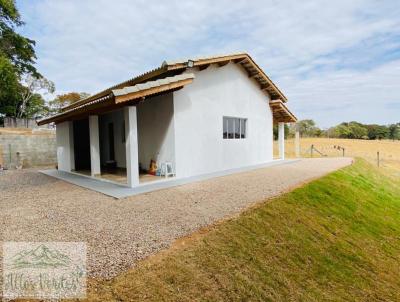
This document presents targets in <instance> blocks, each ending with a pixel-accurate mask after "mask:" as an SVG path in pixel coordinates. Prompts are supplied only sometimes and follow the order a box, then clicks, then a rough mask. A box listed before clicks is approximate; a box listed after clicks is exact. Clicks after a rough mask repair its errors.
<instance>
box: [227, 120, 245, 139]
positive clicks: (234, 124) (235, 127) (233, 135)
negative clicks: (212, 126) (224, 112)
mask: <svg viewBox="0 0 400 302" xmlns="http://www.w3.org/2000/svg"><path fill="white" fill-rule="evenodd" d="M246 128H247V119H245V118H238V117H226V116H224V117H223V118H222V129H223V133H222V137H223V138H224V139H243V138H246Z"/></svg>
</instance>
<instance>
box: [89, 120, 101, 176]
mask: <svg viewBox="0 0 400 302" xmlns="http://www.w3.org/2000/svg"><path fill="white" fill-rule="evenodd" d="M89 139H90V167H91V174H92V177H94V176H97V175H100V173H101V171H100V144H99V116H98V115H90V116H89Z"/></svg>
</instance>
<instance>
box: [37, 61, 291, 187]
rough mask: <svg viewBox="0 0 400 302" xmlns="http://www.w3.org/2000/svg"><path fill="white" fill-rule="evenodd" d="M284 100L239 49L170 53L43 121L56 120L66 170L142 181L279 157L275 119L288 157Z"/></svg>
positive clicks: (230, 168) (135, 183)
mask: <svg viewBox="0 0 400 302" xmlns="http://www.w3.org/2000/svg"><path fill="white" fill-rule="evenodd" d="M286 102H287V99H286V97H285V95H284V94H283V93H282V92H281V91H280V90H279V89H278V87H277V86H276V85H275V84H274V83H273V82H272V81H271V80H270V79H269V78H268V76H267V75H266V74H265V73H264V72H263V70H262V69H261V68H260V67H259V66H258V65H257V64H256V63H255V62H254V61H253V59H252V58H251V57H250V56H249V55H248V54H246V53H240V54H233V55H223V56H217V57H207V58H199V59H194V60H187V61H179V62H164V63H163V64H162V65H161V67H159V68H157V69H155V70H152V71H149V72H147V73H145V74H142V75H140V76H137V77H135V78H133V79H130V80H128V81H126V82H123V83H121V84H118V85H115V86H113V87H111V88H109V89H106V90H104V91H102V92H99V93H97V94H95V95H92V96H90V97H88V98H86V99H84V100H81V101H78V102H76V103H74V104H72V105H70V106H67V107H65V108H63V109H62V112H61V113H59V114H57V115H54V116H52V117H49V118H46V119H43V120H41V121H39V122H38V124H39V125H41V124H46V123H50V122H55V123H56V124H57V157H58V169H59V170H62V171H67V172H74V173H82V174H86V175H88V176H91V177H96V178H97V177H100V178H106V179H110V180H113V181H117V182H124V183H126V184H127V186H129V187H135V186H138V185H140V183H142V182H147V181H152V180H159V179H160V177H162V176H164V175H165V170H168V172H172V173H171V174H172V176H171V177H174V178H176V179H178V178H182V179H183V178H190V177H195V176H201V175H213V174H215V175H217V174H218V175H221V173H222V174H224V173H230V172H232V171H235V170H237V169H239V168H240V169H246V168H247V167H249V168H250V167H254V166H257V165H263V164H265V163H268V162H271V161H273V124H279V146H280V156H281V157H282V158H283V154H284V152H283V151H284V137H283V133H284V123H291V122H295V121H296V117H295V116H294V115H293V114H292V113H291V112H290V111H289V110H288V108H287V106H286ZM152 161H154V163H152V165H150V163H151V162H152ZM167 166H168V169H166V167H167ZM149 171H150V172H152V174H154V172H155V174H156V175H150V174H149ZM159 175H161V176H159Z"/></svg>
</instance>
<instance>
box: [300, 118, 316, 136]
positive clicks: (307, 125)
mask: <svg viewBox="0 0 400 302" xmlns="http://www.w3.org/2000/svg"><path fill="white" fill-rule="evenodd" d="M297 126H298V129H299V132H300V135H301V136H305V137H313V136H320V135H321V133H322V131H321V129H319V128H318V127H317V126H316V125H315V122H314V121H313V120H301V121H298V122H297Z"/></svg>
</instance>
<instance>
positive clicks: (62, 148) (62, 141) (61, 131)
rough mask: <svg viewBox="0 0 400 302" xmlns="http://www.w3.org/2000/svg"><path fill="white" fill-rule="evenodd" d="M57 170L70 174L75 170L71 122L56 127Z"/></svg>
mask: <svg viewBox="0 0 400 302" xmlns="http://www.w3.org/2000/svg"><path fill="white" fill-rule="evenodd" d="M56 141H57V164H58V170H61V171H67V172H71V171H72V170H74V169H75V158H74V132H73V125H72V122H63V123H59V124H57V127H56Z"/></svg>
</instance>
